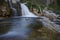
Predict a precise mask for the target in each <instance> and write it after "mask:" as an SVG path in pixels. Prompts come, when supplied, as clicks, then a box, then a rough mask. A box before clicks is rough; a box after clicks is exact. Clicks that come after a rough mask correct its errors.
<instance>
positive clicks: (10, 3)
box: [7, 0, 17, 16]
mask: <svg viewBox="0 0 60 40" xmlns="http://www.w3.org/2000/svg"><path fill="white" fill-rule="evenodd" d="M7 2H8V6H9V8H10V10H11V12H12V13H11V15H12V16H17V10H16V9H15V8H14V7H13V4H12V0H7Z"/></svg>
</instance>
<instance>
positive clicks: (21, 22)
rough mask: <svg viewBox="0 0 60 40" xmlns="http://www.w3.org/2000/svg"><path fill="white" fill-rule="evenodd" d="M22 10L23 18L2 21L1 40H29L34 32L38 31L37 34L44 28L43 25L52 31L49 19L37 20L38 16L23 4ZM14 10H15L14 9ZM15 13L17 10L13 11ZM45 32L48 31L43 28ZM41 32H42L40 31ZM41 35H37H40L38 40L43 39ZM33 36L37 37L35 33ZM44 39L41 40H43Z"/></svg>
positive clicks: (0, 26) (0, 28)
mask: <svg viewBox="0 0 60 40" xmlns="http://www.w3.org/2000/svg"><path fill="white" fill-rule="evenodd" d="M9 3H11V2H9ZM11 5H12V4H11ZM11 5H10V7H12V6H11ZM12 8H13V7H12ZM21 9H22V16H16V15H14V17H11V18H5V19H4V20H3V19H2V20H0V32H1V33H0V40H24V39H26V38H28V37H29V36H30V34H31V33H32V32H33V31H35V30H36V32H37V30H38V29H40V28H41V29H42V27H43V26H41V25H42V23H43V25H44V26H45V27H48V28H51V29H52V26H51V24H50V22H51V21H50V20H49V19H48V18H46V17H41V18H42V19H41V20H40V19H38V18H36V17H38V16H36V15H34V14H33V13H32V12H30V11H29V9H28V7H27V6H26V5H25V4H22V3H21ZM12 10H14V8H13V9H12ZM14 12H15V10H14V11H13V14H14ZM41 22H42V23H41ZM53 25H54V24H53ZM34 29H35V30H34ZM43 30H44V31H45V30H46V29H44V28H43ZM39 31H41V30H39ZM47 31H48V30H47ZM47 31H46V32H47ZM44 33H45V32H44ZM47 33H48V32H47ZM40 34H41V32H38V33H36V35H38V36H37V39H36V40H40V39H41V38H42V37H41V35H40ZM48 34H49V33H48ZM33 35H34V37H35V33H34V34H33ZM46 36H47V34H46ZM43 38H44V37H43ZM43 38H42V39H41V40H43ZM45 38H46V37H45ZM45 38H44V40H45ZM33 39H34V38H33ZM33 39H31V40H33ZM46 40H50V39H48V37H47V39H46ZM52 40H53V39H52ZM54 40H55V39H54Z"/></svg>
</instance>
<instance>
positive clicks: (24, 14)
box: [21, 3, 38, 17]
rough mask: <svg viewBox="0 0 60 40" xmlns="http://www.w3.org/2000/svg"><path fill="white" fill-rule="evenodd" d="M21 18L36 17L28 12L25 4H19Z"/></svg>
mask: <svg viewBox="0 0 60 40" xmlns="http://www.w3.org/2000/svg"><path fill="white" fill-rule="evenodd" d="M21 9H22V17H38V16H36V15H34V14H33V13H32V12H30V11H29V9H28V7H27V6H26V5H25V4H22V3H21Z"/></svg>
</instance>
